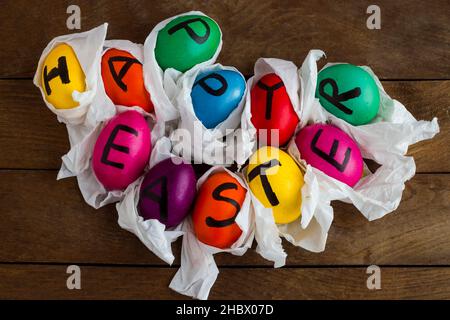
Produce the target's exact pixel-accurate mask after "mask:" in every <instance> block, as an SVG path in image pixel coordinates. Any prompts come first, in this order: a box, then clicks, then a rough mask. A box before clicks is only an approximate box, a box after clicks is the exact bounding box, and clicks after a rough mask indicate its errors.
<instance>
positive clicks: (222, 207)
mask: <svg viewBox="0 0 450 320" xmlns="http://www.w3.org/2000/svg"><path fill="white" fill-rule="evenodd" d="M246 193H247V190H245V188H243V187H242V186H241V184H240V183H239V181H237V180H236V179H235V178H234V177H232V176H231V175H230V174H229V173H227V172H217V173H214V174H212V175H210V176H209V177H208V178H207V179H206V181H205V182H204V183H203V184H202V186H201V187H200V190H199V192H198V194H197V200H196V201H195V207H194V213H193V215H192V221H193V224H194V231H195V234H196V235H197V238H198V239H199V240H200V241H201V242H203V243H205V244H207V245H210V246H213V247H216V248H221V249H226V248H230V247H231V246H232V245H233V243H235V242H236V241H237V240H238V239H239V237H240V236H241V234H242V230H241V229H240V228H239V226H238V224H237V223H236V221H235V220H236V217H237V215H238V214H239V212H240V210H241V206H242V204H243V203H244V199H245V195H246Z"/></svg>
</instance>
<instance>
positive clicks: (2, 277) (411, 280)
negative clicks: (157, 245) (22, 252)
mask: <svg viewBox="0 0 450 320" xmlns="http://www.w3.org/2000/svg"><path fill="white" fill-rule="evenodd" d="M66 268H67V266H50V265H0V299H183V298H186V297H184V296H182V295H180V294H178V293H176V292H174V291H172V290H171V289H169V288H168V285H169V283H170V281H171V279H172V277H173V275H174V274H175V272H176V269H175V268H136V267H95V266H81V289H80V290H68V289H67V287H66V280H67V277H68V274H66ZM367 277H368V275H367V274H366V269H365V268H295V269H271V268H258V269H255V268H245V269H240V268H233V269H226V268H222V269H221V270H220V274H219V277H218V279H217V282H216V283H215V285H214V286H213V288H212V290H211V293H210V297H209V298H210V299H230V300H243V299H267V300H269V299H283V300H286V299H289V300H293V299H450V268H448V267H446V268H383V267H381V290H369V289H367V286H366V281H367ZM243 284H245V285H243ZM174 312H175V310H174Z"/></svg>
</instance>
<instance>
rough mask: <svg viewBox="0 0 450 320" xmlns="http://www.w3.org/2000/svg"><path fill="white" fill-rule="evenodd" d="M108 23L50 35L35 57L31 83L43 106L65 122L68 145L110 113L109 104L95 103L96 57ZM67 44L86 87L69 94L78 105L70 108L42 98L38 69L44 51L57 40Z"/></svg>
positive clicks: (80, 138)
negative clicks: (78, 31)
mask: <svg viewBox="0 0 450 320" xmlns="http://www.w3.org/2000/svg"><path fill="white" fill-rule="evenodd" d="M107 29H108V24H107V23H104V24H102V25H100V26H98V27H96V28H94V29H91V30H89V31H86V32H82V33H72V34H68V35H63V36H59V37H56V38H54V39H53V40H52V41H50V43H49V44H48V45H47V46H46V47H45V49H44V51H43V52H42V55H41V57H40V59H39V63H38V68H37V70H36V73H35V75H34V78H33V83H34V85H35V86H36V87H38V88H39V89H40V90H41V94H42V98H43V100H44V102H45V104H46V105H47V107H48V108H49V109H50V110H51V111H52V112H53V113H55V114H56V115H57V117H58V121H59V122H63V123H65V124H66V126H67V132H68V135H69V141H70V145H71V146H74V145H75V144H77V143H79V142H80V141H81V140H82V139H83V138H84V137H85V136H86V135H87V134H88V133H89V132H90V131H92V129H93V128H94V127H95V126H96V125H97V124H98V123H99V122H100V121H103V120H105V119H108V118H109V117H111V116H112V115H113V114H114V108H113V106H112V107H111V106H108V105H106V106H104V105H103V104H98V103H95V97H96V95H97V91H98V89H99V88H98V87H99V82H101V72H100V61H101V57H102V52H103V45H104V42H105V37H106V31H107ZM61 43H67V44H68V45H70V46H71V47H72V48H73V50H74V52H75V54H76V55H77V58H78V61H79V62H80V65H81V68H82V69H83V72H84V74H85V76H86V91H84V92H77V91H74V92H73V94H72V96H73V99H74V100H75V101H78V102H79V106H78V107H75V108H72V109H56V108H55V107H53V105H52V104H50V103H48V102H47V100H46V99H45V95H44V91H43V88H42V85H41V72H42V68H43V63H44V60H45V58H46V57H47V55H48V53H49V52H50V51H51V50H52V49H53V48H54V47H55V46H57V45H58V44H61Z"/></svg>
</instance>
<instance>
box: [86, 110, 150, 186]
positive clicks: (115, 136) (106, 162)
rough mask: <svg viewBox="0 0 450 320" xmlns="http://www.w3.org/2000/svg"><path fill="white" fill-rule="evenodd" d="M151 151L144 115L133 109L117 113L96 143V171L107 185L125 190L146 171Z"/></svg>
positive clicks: (93, 163)
mask: <svg viewBox="0 0 450 320" xmlns="http://www.w3.org/2000/svg"><path fill="white" fill-rule="evenodd" d="M150 151H151V140H150V129H149V128H148V125H147V121H146V120H145V118H144V117H143V116H142V115H141V114H140V113H139V112H137V111H134V110H131V111H127V112H124V113H121V114H118V115H116V116H115V117H114V118H112V119H111V120H109V122H108V123H107V124H106V126H105V127H104V128H103V130H102V131H101V132H100V135H99V136H98V139H97V142H96V143H95V147H94V155H93V157H92V168H93V170H94V174H95V176H96V177H97V180H98V181H99V182H100V183H101V184H102V185H103V186H104V187H105V189H107V190H125V189H126V187H127V186H128V185H129V184H130V183H132V182H133V181H135V180H136V179H137V178H139V177H140V176H141V175H142V174H143V173H144V169H145V167H146V165H147V163H148V160H149V157H150Z"/></svg>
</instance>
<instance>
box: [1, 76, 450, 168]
mask: <svg viewBox="0 0 450 320" xmlns="http://www.w3.org/2000/svg"><path fill="white" fill-rule="evenodd" d="M383 84H384V86H385V87H386V88H385V89H386V90H387V92H388V93H390V94H391V96H392V97H393V98H395V99H397V100H399V101H402V102H403V103H404V104H405V105H406V106H407V107H408V109H409V110H410V111H411V113H412V114H413V115H414V116H415V117H416V118H418V119H424V120H431V119H432V118H433V117H438V118H439V124H440V127H441V133H440V134H438V135H437V136H436V137H435V138H434V139H433V140H427V141H424V142H422V143H419V144H417V145H415V146H413V147H412V148H411V152H410V154H411V155H413V156H414V157H415V159H416V164H417V170H418V172H450V145H449V143H448V141H449V139H450V115H449V114H450V112H449V111H450V109H449V108H450V107H449V106H450V95H448V94H446V92H449V91H450V81H399V82H398V81H394V82H391V81H385V82H383ZM68 148H69V145H68V138H67V132H66V129H65V126H64V125H63V124H60V123H58V121H57V120H56V116H54V115H53V114H52V113H51V112H50V111H49V110H48V109H47V108H46V106H45V104H44V102H43V101H42V98H41V96H40V93H39V91H38V89H37V88H35V87H34V86H33V85H32V83H31V81H25V80H3V81H2V80H0V150H2V157H0V168H8V169H23V168H33V169H57V168H59V166H60V164H61V156H62V155H63V154H65V153H66V152H67V151H68ZM436 150H439V152H435V151H436ZM430 154H432V155H433V156H432V157H430Z"/></svg>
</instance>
